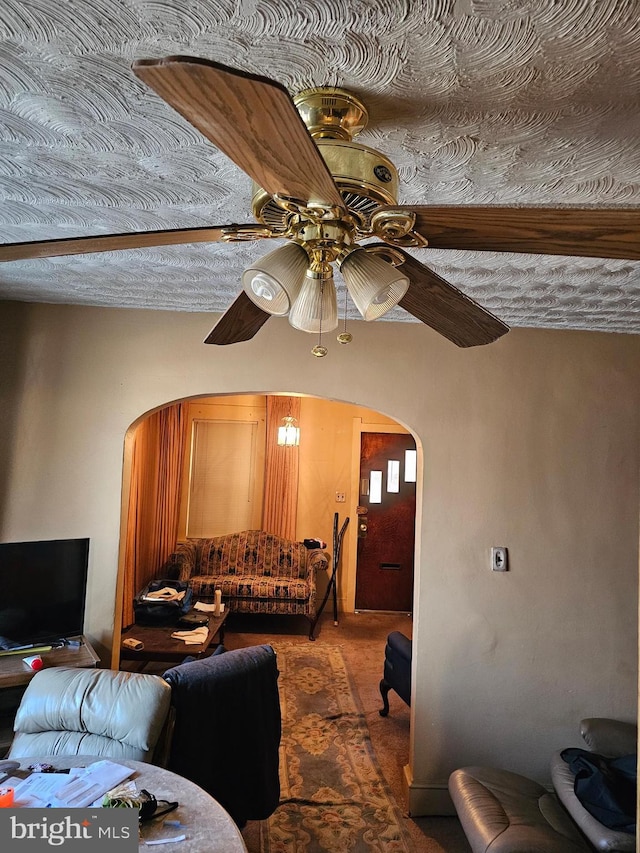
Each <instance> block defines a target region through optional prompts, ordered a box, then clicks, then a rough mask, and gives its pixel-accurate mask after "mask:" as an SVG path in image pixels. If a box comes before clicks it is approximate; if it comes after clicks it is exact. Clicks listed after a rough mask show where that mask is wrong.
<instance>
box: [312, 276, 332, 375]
mask: <svg viewBox="0 0 640 853" xmlns="http://www.w3.org/2000/svg"><path fill="white" fill-rule="evenodd" d="M323 304H324V281H321V282H320V318H319V320H320V321H319V323H318V343H317V344H316V345H315V346H314V348H313V349H312V350H311V352H312V353H313V354H314V355H315V356H316V357H317V358H323V357H324V356H325V355H326V354H327V353H328V352H329V350H328V349H327V348H326V347H323V346H322V307H323Z"/></svg>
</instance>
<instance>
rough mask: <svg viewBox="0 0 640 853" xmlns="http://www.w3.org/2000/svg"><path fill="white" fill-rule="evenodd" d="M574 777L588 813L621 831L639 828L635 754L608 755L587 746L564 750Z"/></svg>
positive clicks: (629, 831) (579, 795)
mask: <svg viewBox="0 0 640 853" xmlns="http://www.w3.org/2000/svg"><path fill="white" fill-rule="evenodd" d="M561 755H562V757H563V759H564V760H565V761H566V762H567V764H568V765H569V767H570V768H571V772H572V773H573V775H574V777H575V783H574V790H575V793H576V797H577V798H578V799H579V800H580V802H581V803H582V805H583V806H584V807H585V809H586V810H587V811H588V812H589V814H591V815H593V817H595V818H596V820H599V821H600V823H601V824H603V825H604V826H607V827H609V828H610V829H615V830H618V831H619V832H628V833H631V834H633V833H635V831H636V778H637V773H636V762H637V756H636V755H623V756H622V757H620V758H606V757H605V756H604V755H598V754H597V753H595V752H588V751H587V750H586V749H577V748H571V749H565V750H563V751H562V753H561Z"/></svg>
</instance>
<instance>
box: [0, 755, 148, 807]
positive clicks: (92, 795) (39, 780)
mask: <svg viewBox="0 0 640 853" xmlns="http://www.w3.org/2000/svg"><path fill="white" fill-rule="evenodd" d="M134 773H135V770H132V769H131V768H130V767H125V766H124V764H117V763H116V762H114V761H108V760H105V761H96V762H95V763H94V764H91V765H89V767H76V768H73V769H72V770H70V771H69V773H68V774H67V773H32V774H31V775H30V776H27V778H26V779H18V778H11V779H7V780H6V781H5V782H4V783H3V784H4V785H5V786H7V787H12V788H13V789H14V807H15V808H43V807H49V806H57V807H66V808H85V807H86V806H90V805H92V803H95V802H96V801H101V799H102V797H103V796H104V795H105V794H106V793H107V791H110V790H111V788H114V787H115V786H116V785H119V784H120V782H122V781H124V780H125V779H128V778H129V776H132V775H133V774H134Z"/></svg>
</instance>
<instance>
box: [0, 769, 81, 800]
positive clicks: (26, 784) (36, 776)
mask: <svg viewBox="0 0 640 853" xmlns="http://www.w3.org/2000/svg"><path fill="white" fill-rule="evenodd" d="M82 772H83V768H80V767H77V768H74V769H73V770H70V771H69V773H32V774H31V775H30V776H27V778H26V779H18V778H17V777H15V776H14V777H12V778H11V779H7V780H5V782H4V783H3V785H4V787H8V788H13V791H14V804H15V807H16V808H44V807H45V806H47V805H49V803H50V802H51V800H52V799H53V797H54V795H55V793H56V791H57V790H58V789H60V788H62V786H63V785H67V784H68V783H69V780H70V778H71V777H72V776H77V775H78V773H82Z"/></svg>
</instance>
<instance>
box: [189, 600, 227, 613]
mask: <svg viewBox="0 0 640 853" xmlns="http://www.w3.org/2000/svg"><path fill="white" fill-rule="evenodd" d="M193 609H194V610H200V611H202V612H203V613H213V612H214V610H215V609H216V606H215V604H207V603H206V602H204V601H196V603H195V604H194V605H193ZM220 613H224V604H221V605H220Z"/></svg>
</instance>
